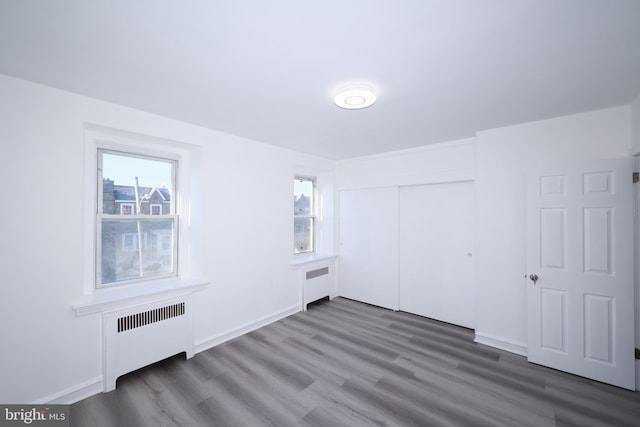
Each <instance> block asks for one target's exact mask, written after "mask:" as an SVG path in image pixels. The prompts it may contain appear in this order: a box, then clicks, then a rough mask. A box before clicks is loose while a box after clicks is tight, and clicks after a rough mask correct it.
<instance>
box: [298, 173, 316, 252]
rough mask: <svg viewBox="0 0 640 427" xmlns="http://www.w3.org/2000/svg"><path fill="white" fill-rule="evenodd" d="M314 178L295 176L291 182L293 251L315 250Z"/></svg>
mask: <svg viewBox="0 0 640 427" xmlns="http://www.w3.org/2000/svg"><path fill="white" fill-rule="evenodd" d="M315 186H316V181H315V179H314V178H308V177H295V178H294V182H293V253H294V254H300V253H307V252H313V251H314V250H315V247H314V245H315V243H314V240H315V231H314V230H315V220H316V217H315V192H316V188H315Z"/></svg>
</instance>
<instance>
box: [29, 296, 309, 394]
mask: <svg viewBox="0 0 640 427" xmlns="http://www.w3.org/2000/svg"><path fill="white" fill-rule="evenodd" d="M299 311H300V306H299V305H298V304H296V305H295V306H293V307H290V308H288V309H286V310H283V311H280V312H278V313H275V314H272V315H270V316H266V317H264V318H262V319H259V320H257V321H255V322H251V323H249V324H247V325H245V326H243V327H241V328H238V329H234V330H232V331H229V332H226V333H224V334H221V335H218V336H215V337H212V338H209V339H207V340H204V341H201V342H200V343H197V344H196V345H195V352H196V353H199V352H201V351H204V350H207V349H209V348H211V347H214V346H216V345H218V344H222V343H223V342H225V341H229V340H231V339H233V338H236V337H239V336H240V335H243V334H246V333H248V332H251V331H254V330H256V329H258V328H261V327H263V326H266V325H268V324H269V323H273V322H275V321H277V320H280V319H284V318H285V317H287V316H290V315H292V314H294V313H297V312H299ZM103 391H104V383H103V378H102V377H101V376H100V377H96V378H94V379H92V380H89V381H85V382H84V383H81V384H78V385H75V386H73V387H69V388H67V389H65V390H61V391H59V392H57V393H54V394H51V395H49V396H45V397H43V398H41V399H37V400H35V401H34V402H32V404H33V405H43V404H47V403H50V404H59V405H71V404H73V403H76V402H79V401H81V400H83V399H86V398H87V397H91V396H93V395H95V394H99V393H102V392H103Z"/></svg>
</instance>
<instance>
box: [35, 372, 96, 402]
mask: <svg viewBox="0 0 640 427" xmlns="http://www.w3.org/2000/svg"><path fill="white" fill-rule="evenodd" d="M103 388H104V385H103V383H102V377H96V378H94V379H92V380H89V381H85V382H84V383H81V384H78V385H75V386H73V387H69V388H67V389H65V390H62V391H59V392H57V393H54V394H51V395H49V396H46V397H43V398H42V399H38V400H36V401H35V402H33V403H32V404H33V405H44V404H47V403H50V404H52V405H71V404H73V403H76V402H79V401H81V400H82V399H86V398H87V397H91V396H93V395H94V394H98V393H101V392H102V390H103Z"/></svg>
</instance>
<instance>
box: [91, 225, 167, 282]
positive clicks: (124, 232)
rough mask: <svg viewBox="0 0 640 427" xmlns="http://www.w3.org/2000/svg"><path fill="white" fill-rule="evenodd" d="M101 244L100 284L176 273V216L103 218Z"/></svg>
mask: <svg viewBox="0 0 640 427" xmlns="http://www.w3.org/2000/svg"><path fill="white" fill-rule="evenodd" d="M101 245H102V246H101V252H102V277H101V280H100V283H101V284H104V283H113V282H120V281H123V280H131V279H140V278H147V277H153V276H161V275H170V274H173V273H174V263H173V246H174V220H173V218H169V219H157V220H142V221H136V220H103V221H102V240H101ZM140 261H142V264H141V263H140Z"/></svg>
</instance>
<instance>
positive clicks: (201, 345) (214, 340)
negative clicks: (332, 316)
mask: <svg viewBox="0 0 640 427" xmlns="http://www.w3.org/2000/svg"><path fill="white" fill-rule="evenodd" d="M299 311H300V305H298V304H296V305H294V306H293V307H289V308H287V309H285V310H282V311H279V312H277V313H274V314H272V315H269V316H266V317H263V318H262V319H258V320H257V321H255V322H251V323H247V324H246V325H244V326H242V327H240V328H237V329H233V330H230V331H227V332H224V333H222V334H220V335H216V336H214V337H211V338H207V339H205V340H202V341H200V342H198V343H196V345H195V348H194V351H195V353H200V352H201V351H205V350H208V349H210V348H212V347H215V346H217V345H219V344H222V343H224V342H227V341H229V340H232V339H234V338H237V337H239V336H241V335H244V334H247V333H249V332H252V331H255V330H256V329H259V328H261V327H263V326H266V325H268V324H270V323H273V322H276V321H278V320H280V319H284V318H285V317H288V316H291V315H292V314H295V313H297V312H299Z"/></svg>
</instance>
